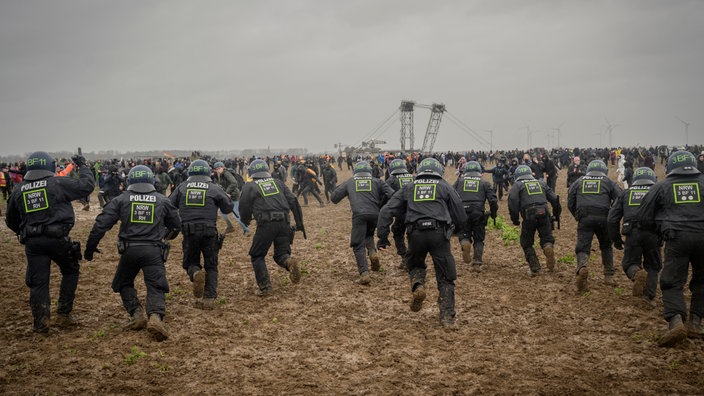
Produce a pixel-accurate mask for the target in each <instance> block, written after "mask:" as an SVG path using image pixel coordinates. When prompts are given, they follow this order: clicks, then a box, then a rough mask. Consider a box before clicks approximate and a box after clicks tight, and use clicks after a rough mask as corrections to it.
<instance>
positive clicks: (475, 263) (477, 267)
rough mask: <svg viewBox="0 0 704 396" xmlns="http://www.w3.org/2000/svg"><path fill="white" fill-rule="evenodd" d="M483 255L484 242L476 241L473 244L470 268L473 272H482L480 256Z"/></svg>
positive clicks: (482, 264)
mask: <svg viewBox="0 0 704 396" xmlns="http://www.w3.org/2000/svg"><path fill="white" fill-rule="evenodd" d="M483 256H484V244H483V243H481V242H477V243H475V244H474V257H472V269H473V270H474V271H475V272H482V270H483V269H484V262H483V261H482V257H483Z"/></svg>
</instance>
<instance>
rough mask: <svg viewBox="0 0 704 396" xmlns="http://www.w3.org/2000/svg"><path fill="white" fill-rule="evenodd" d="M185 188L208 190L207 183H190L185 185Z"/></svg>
mask: <svg viewBox="0 0 704 396" xmlns="http://www.w3.org/2000/svg"><path fill="white" fill-rule="evenodd" d="M186 187H187V188H203V189H207V188H208V183H203V182H190V183H188V184H186Z"/></svg>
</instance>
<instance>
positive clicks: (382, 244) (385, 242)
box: [376, 238, 391, 250]
mask: <svg viewBox="0 0 704 396" xmlns="http://www.w3.org/2000/svg"><path fill="white" fill-rule="evenodd" d="M390 245H391V242H389V239H388V238H383V239H379V240H378V241H376V248H377V249H379V250H386V248H387V247H389V246H390Z"/></svg>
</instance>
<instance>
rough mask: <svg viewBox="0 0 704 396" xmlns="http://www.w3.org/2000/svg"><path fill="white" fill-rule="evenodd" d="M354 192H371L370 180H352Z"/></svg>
mask: <svg viewBox="0 0 704 396" xmlns="http://www.w3.org/2000/svg"><path fill="white" fill-rule="evenodd" d="M354 190H355V191H356V192H370V191H372V179H354Z"/></svg>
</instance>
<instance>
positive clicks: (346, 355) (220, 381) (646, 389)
mask: <svg viewBox="0 0 704 396" xmlns="http://www.w3.org/2000/svg"><path fill="white" fill-rule="evenodd" d="M338 172H339V180H344V179H346V178H348V177H350V172H348V171H346V170H342V171H339V170H338ZM447 173H448V175H446V177H447V179H448V180H450V181H454V178H455V176H454V175H452V170H451V169H449V168H448V171H447ZM658 174H659V175H660V176H662V168H661V167H660V165H658ZM611 175H612V177H615V169H613V168H612V169H611ZM485 177H487V178H488V176H485ZM565 180H566V177H565V174H564V171H563V172H562V173H561V174H560V178H559V179H558V193H559V194H560V195H561V197H562V202H563V206H564V207H565V210H564V214H563V218H562V229H561V230H556V231H555V234H556V239H557V242H556V249H555V250H556V256H557V258H558V259H560V263H559V264H558V267H559V270H558V271H557V272H556V273H553V274H548V273H544V274H543V275H541V276H539V277H536V278H530V277H529V276H528V275H527V268H528V267H527V265H526V264H525V263H524V260H523V254H522V250H521V248H520V246H519V245H518V242H517V241H508V242H504V240H503V239H502V237H501V236H502V232H501V231H500V230H497V229H490V230H488V231H487V241H486V249H485V256H484V258H485V262H486V263H487V267H488V269H487V271H485V272H482V273H479V274H477V273H474V272H472V271H471V269H470V268H469V266H468V265H465V264H463V263H462V261H461V252H460V250H459V244H458V242H457V240H456V239H453V242H452V245H453V252H454V255H455V259H456V260H457V266H458V274H459V278H458V280H457V282H456V285H457V287H456V308H457V328H456V329H454V330H447V329H443V328H442V327H440V324H439V320H438V309H437V305H436V301H435V300H436V298H437V289H436V288H435V279H434V273H433V271H432V264H431V263H430V258H428V260H427V262H428V263H429V278H428V283H427V285H428V288H427V289H428V292H429V293H428V298H427V299H426V301H425V303H424V306H423V309H422V310H421V311H420V312H411V311H410V309H409V307H408V302H409V300H410V291H409V283H408V278H407V276H406V275H405V274H404V272H402V271H401V270H399V269H397V264H398V261H399V259H398V257H397V256H396V255H395V250H394V249H393V248H392V249H390V250H389V251H387V252H384V254H383V255H382V266H383V270H382V271H381V272H379V273H373V274H372V283H371V285H369V286H362V285H359V284H357V283H356V279H357V273H356V266H355V264H354V258H353V255H352V250H351V249H350V248H349V232H350V227H351V221H350V217H351V212H350V210H349V203H348V202H347V201H346V200H345V201H343V202H342V203H340V204H338V205H326V206H325V207H324V208H321V207H318V206H317V204H311V205H310V206H308V207H305V208H303V210H304V220H305V225H306V229H307V231H308V240H303V238H302V237H301V235H300V233H298V234H297V236H296V240H295V243H294V246H293V253H294V255H296V256H298V257H299V258H301V259H302V260H303V268H304V274H303V278H302V280H301V283H300V284H297V285H293V284H291V283H290V282H288V277H287V273H286V272H285V271H283V270H281V269H280V268H278V267H277V266H276V264H274V263H273V260H272V259H271V257H269V258H268V264H269V270H270V273H271V277H272V283H273V285H274V294H273V296H271V297H267V298H259V297H257V296H255V295H254V290H255V288H256V286H255V281H254V274H253V271H252V267H251V264H250V261H249V256H248V255H247V252H248V249H249V244H250V242H251V238H249V237H245V236H243V235H241V234H240V233H239V232H237V233H235V234H230V235H228V237H227V239H226V241H225V246H224V248H223V250H222V251H221V254H220V288H219V293H220V296H219V300H218V302H219V304H218V307H217V309H216V310H213V311H202V310H199V309H197V308H195V306H194V297H193V295H192V293H191V283H190V281H189V280H188V277H187V276H186V274H185V272H184V271H183V270H182V268H181V263H180V260H181V249H180V237H179V238H177V239H176V241H174V242H175V243H173V249H172V251H171V256H170V258H169V260H168V262H167V263H166V267H167V274H168V280H169V283H170V286H171V293H170V294H169V296H168V300H167V310H168V313H167V316H166V326H167V328H168V329H169V331H170V333H171V337H170V338H169V339H168V340H167V341H165V342H162V343H158V342H156V341H153V340H152V339H151V338H150V337H149V336H148V334H147V332H146V331H141V332H129V331H123V330H122V325H123V324H124V323H125V322H126V321H127V314H126V313H125V311H124V309H123V308H122V305H121V302H120V298H119V295H118V294H116V293H113V292H112V290H111V288H110V284H111V281H112V277H113V274H114V270H115V267H116V264H117V260H118V254H117V249H116V240H117V227H115V228H114V229H113V230H112V231H111V232H110V233H108V234H107V235H106V236H105V238H104V239H103V240H102V241H101V246H100V247H101V249H102V251H103V253H102V254H96V257H95V260H94V261H92V262H83V263H82V269H81V278H80V281H79V285H78V292H77V297H76V302H75V310H74V316H75V317H76V319H77V320H78V321H79V322H80V325H79V326H77V327H75V328H72V329H58V328H52V330H51V333H50V335H49V337H47V338H44V337H41V336H35V335H34V334H33V333H32V331H31V323H32V319H31V312H30V309H29V302H28V301H29V291H28V289H27V287H26V286H25V284H24V274H25V266H26V262H25V256H24V249H23V247H22V246H21V245H20V244H19V243H18V242H17V240H16V239H15V237H14V235H13V234H12V233H11V232H10V231H9V230H8V229H7V228H6V227H5V224H4V219H3V221H2V222H1V223H2V224H1V225H0V241H2V249H0V264H1V265H0V278H1V279H2V281H3V287H2V289H0V296H1V300H2V302H3V304H2V306H3V307H2V309H1V310H0V329H1V331H0V340H1V345H2V347H3V350H4V353H2V355H1V356H0V393H1V394H130V395H137V394H243V395H249V394H253V395H272V394H306V395H307V394H310V395H313V394H354V395H381V394H404V395H406V394H409V395H410V394H414V395H426V394H547V395H566V394H632V395H641V394H701V393H702V392H704V376H702V371H703V370H704V354H703V353H702V352H703V351H704V341H702V340H687V341H686V342H684V343H683V344H682V345H680V346H678V347H676V348H671V349H663V348H658V347H657V346H656V345H655V343H654V340H655V339H656V338H657V337H658V336H659V335H660V334H661V333H662V332H663V331H664V330H665V328H666V322H665V321H664V320H663V319H662V317H661V312H662V303H661V302H660V298H659V295H658V299H657V300H658V306H657V307H656V308H654V309H653V308H650V307H649V306H648V305H647V304H645V303H644V302H642V301H641V300H639V299H637V298H635V297H632V296H631V295H630V293H631V289H630V286H631V283H630V281H629V280H628V279H627V278H626V276H625V275H624V274H623V272H622V271H621V270H620V261H621V252H620V251H616V253H615V266H616V268H617V273H616V276H615V279H616V281H617V283H618V285H617V286H616V287H607V286H605V285H603V283H602V279H603V275H602V270H601V269H602V266H601V258H600V253H599V249H598V243H597V242H596V239H595V240H594V244H593V247H592V249H593V251H592V256H591V261H590V265H589V268H590V288H591V291H590V292H589V293H586V294H584V295H577V294H576V293H575V286H574V244H575V240H576V223H575V221H574V219H572V218H571V216H570V215H569V212H568V211H567V210H566V201H565V200H566V189H565ZM92 200H93V202H92V203H93V207H92V208H91V210H90V211H89V212H84V211H81V210H80V206H79V205H78V204H76V206H75V209H76V215H77V224H76V227H75V228H74V230H73V232H72V236H73V238H74V239H78V240H81V241H82V242H83V243H84V242H85V240H86V238H87V235H88V232H89V230H90V228H91V227H92V224H93V220H94V218H95V216H96V215H97V214H98V213H99V209H97V205H96V197H95V195H93V197H92ZM301 201H302V200H301ZM499 204H500V209H499V213H500V215H503V216H504V217H506V218H508V211H507V208H506V198H504V200H502V201H500V203H499ZM2 208H3V212H4V203H3V204H2ZM509 223H510V222H509ZM218 224H219V227H220V229H224V224H223V223H222V221H221V220H219V223H218ZM539 257H540V258H541V261H542V262H543V265H544V257H543V256H542V254H539ZM59 280H60V274H59V271H58V267H57V266H53V267H52V284H51V288H52V289H51V291H52V299H53V302H54V303H55V300H56V299H57V298H58V283H59ZM137 288H138V290H139V291H140V293H141V295H142V296H143V295H144V290H145V289H144V284H143V282H142V281H141V279H140V278H138V281H137ZM53 308H55V306H54V307H53Z"/></svg>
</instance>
